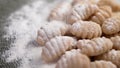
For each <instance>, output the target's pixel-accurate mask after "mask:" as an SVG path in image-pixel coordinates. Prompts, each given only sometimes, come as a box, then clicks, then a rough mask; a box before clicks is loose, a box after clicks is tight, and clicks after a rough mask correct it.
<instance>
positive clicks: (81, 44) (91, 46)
mask: <svg viewBox="0 0 120 68" xmlns="http://www.w3.org/2000/svg"><path fill="white" fill-rule="evenodd" d="M76 47H77V48H78V49H80V50H81V53H83V54H86V55H88V56H97V55H100V54H102V53H105V52H107V51H109V50H110V49H112V47H113V43H112V41H111V40H110V39H108V38H105V37H102V38H100V37H99V38H94V39H92V40H87V39H83V40H79V41H78V42H77V45H76Z"/></svg>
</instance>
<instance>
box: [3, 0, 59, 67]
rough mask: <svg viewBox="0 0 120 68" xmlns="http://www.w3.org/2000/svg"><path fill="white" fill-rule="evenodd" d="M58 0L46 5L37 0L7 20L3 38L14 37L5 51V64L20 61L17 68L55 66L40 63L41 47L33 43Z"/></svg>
mask: <svg viewBox="0 0 120 68" xmlns="http://www.w3.org/2000/svg"><path fill="white" fill-rule="evenodd" d="M58 2H59V0H56V1H54V2H51V3H47V2H46V1H45V0H37V1H35V2H33V3H31V4H29V5H25V6H23V7H22V8H21V9H19V10H17V11H15V12H14V13H12V14H11V15H10V16H9V18H8V22H7V23H8V24H9V26H8V27H6V28H5V29H6V31H7V35H5V37H7V38H8V37H15V38H16V39H15V41H14V42H13V43H12V44H11V45H10V46H11V47H10V50H8V51H6V54H5V55H7V56H8V57H7V58H6V61H7V62H12V61H15V60H19V59H21V64H20V67H18V68H54V66H55V64H52V65H50V64H49V65H48V64H44V63H43V62H41V61H42V60H41V58H40V54H41V47H40V46H38V44H37V43H36V42H35V39H36V36H37V30H38V29H39V28H40V26H42V25H43V24H45V23H47V21H46V18H47V16H48V14H49V12H50V10H51V9H52V7H53V6H54V5H56V4H57V3H58Z"/></svg>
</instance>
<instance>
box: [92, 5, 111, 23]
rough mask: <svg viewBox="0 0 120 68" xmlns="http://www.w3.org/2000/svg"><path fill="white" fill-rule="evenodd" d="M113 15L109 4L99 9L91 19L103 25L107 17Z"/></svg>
mask: <svg viewBox="0 0 120 68" xmlns="http://www.w3.org/2000/svg"><path fill="white" fill-rule="evenodd" d="M111 15H112V9H111V7H109V6H101V7H100V9H99V11H98V12H96V13H95V14H94V15H93V16H92V18H91V20H92V21H94V22H96V23H98V24H100V25H102V24H103V22H104V21H105V19H107V18H109V17H111Z"/></svg>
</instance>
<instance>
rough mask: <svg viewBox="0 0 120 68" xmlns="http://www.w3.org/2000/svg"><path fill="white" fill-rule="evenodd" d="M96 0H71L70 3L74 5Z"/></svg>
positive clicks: (95, 0)
mask: <svg viewBox="0 0 120 68" xmlns="http://www.w3.org/2000/svg"><path fill="white" fill-rule="evenodd" d="M97 2H98V1H97V0H73V3H72V5H73V6H74V5H76V4H85V3H87V4H97Z"/></svg>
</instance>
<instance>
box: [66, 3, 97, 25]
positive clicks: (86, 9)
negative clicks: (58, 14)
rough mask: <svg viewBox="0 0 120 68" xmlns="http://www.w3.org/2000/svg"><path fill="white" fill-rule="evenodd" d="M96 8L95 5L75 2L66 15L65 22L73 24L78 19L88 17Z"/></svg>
mask: <svg viewBox="0 0 120 68" xmlns="http://www.w3.org/2000/svg"><path fill="white" fill-rule="evenodd" d="M97 10H98V6H97V5H93V4H76V5H75V6H74V7H73V9H72V11H71V14H70V15H68V17H67V23H69V24H73V23H75V22H76V21H78V20H85V19H88V18H89V17H90V16H91V15H92V14H94V13H95V12H96V11H97Z"/></svg>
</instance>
